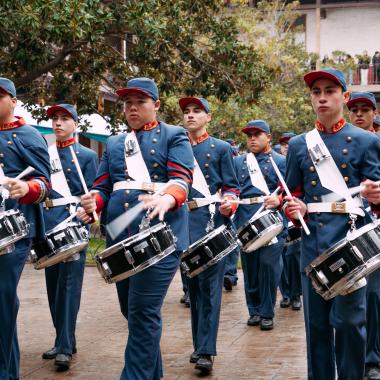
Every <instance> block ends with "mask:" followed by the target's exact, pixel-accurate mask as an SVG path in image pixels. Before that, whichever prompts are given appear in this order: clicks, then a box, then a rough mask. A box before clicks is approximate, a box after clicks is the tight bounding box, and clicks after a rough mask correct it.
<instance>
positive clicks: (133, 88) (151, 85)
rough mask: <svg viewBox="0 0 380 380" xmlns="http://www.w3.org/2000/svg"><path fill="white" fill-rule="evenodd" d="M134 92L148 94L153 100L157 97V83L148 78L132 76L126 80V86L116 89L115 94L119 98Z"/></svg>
mask: <svg viewBox="0 0 380 380" xmlns="http://www.w3.org/2000/svg"><path fill="white" fill-rule="evenodd" d="M136 92H137V93H139V94H143V95H145V96H148V97H149V98H152V99H153V100H154V101H156V100H158V99H159V96H158V88H157V85H156V83H155V82H154V80H153V79H150V78H133V79H131V80H129V81H128V82H127V87H125V88H120V89H118V90H116V94H117V95H119V96H120V97H121V98H125V97H126V96H127V95H128V94H131V93H136Z"/></svg>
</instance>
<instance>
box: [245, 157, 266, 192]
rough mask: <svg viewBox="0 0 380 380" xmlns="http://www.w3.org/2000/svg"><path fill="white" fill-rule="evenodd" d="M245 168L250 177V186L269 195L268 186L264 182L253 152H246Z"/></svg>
mask: <svg viewBox="0 0 380 380" xmlns="http://www.w3.org/2000/svg"><path fill="white" fill-rule="evenodd" d="M247 168H248V172H249V177H250V178H251V183H252V186H254V187H256V188H258V189H259V190H260V191H262V192H263V193H264V194H265V195H269V194H270V192H269V188H268V185H267V183H266V182H265V179H264V176H263V173H262V172H261V169H260V165H259V163H258V162H257V159H256V157H255V155H254V154H253V153H248V154H247Z"/></svg>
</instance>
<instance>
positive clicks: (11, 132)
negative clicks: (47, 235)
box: [0, 78, 50, 380]
mask: <svg viewBox="0 0 380 380" xmlns="http://www.w3.org/2000/svg"><path fill="white" fill-rule="evenodd" d="M16 105H17V99H16V88H15V86H14V83H13V82H12V81H11V80H9V79H7V78H0V166H1V168H0V177H1V181H2V184H3V190H2V192H1V196H0V201H1V202H2V209H3V210H4V209H5V210H11V209H17V210H20V211H21V212H22V214H23V215H24V217H25V218H26V222H27V223H28V225H29V234H28V235H27V236H26V237H25V238H23V239H21V240H18V241H17V242H16V243H15V244H14V249H13V250H12V249H11V251H10V252H8V251H7V250H6V249H4V250H2V252H1V254H0V308H1V325H0V345H1V350H0V379H1V380H9V379H11V380H15V379H18V378H19V367H20V351H19V346H18V340H17V330H16V318H17V313H18V309H19V299H18V297H17V285H18V282H19V280H20V276H21V272H22V270H23V268H24V264H25V261H26V258H27V256H28V253H29V251H30V247H31V244H32V239H33V238H36V237H42V236H43V235H44V232H45V231H44V228H43V222H42V207H41V206H40V204H39V203H40V202H42V201H43V200H44V199H45V197H46V196H47V194H48V193H49V191H50V164H49V154H48V151H47V145H46V142H45V141H44V139H43V138H42V137H41V135H40V134H39V132H38V131H37V130H36V129H35V128H33V127H31V126H30V125H27V124H26V123H25V121H24V120H23V119H22V118H20V117H17V116H14V109H15V107H16ZM28 166H31V167H33V168H34V171H33V172H32V173H31V174H30V175H27V176H26V178H22V179H14V178H15V177H17V175H19V174H20V173H21V172H22V171H23V170H24V169H26V168H27V167H28ZM6 189H7V190H8V191H6ZM8 192H9V193H8Z"/></svg>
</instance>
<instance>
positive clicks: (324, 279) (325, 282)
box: [316, 270, 329, 285]
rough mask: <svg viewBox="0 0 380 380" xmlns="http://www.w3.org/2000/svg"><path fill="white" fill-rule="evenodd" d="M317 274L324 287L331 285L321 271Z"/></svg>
mask: <svg viewBox="0 0 380 380" xmlns="http://www.w3.org/2000/svg"><path fill="white" fill-rule="evenodd" d="M316 273H317V276H318V278H319V279H320V280H321V282H322V284H323V285H327V284H328V283H329V280H328V279H327V277H326V276H325V274H324V273H323V272H322V271H321V270H318V271H316Z"/></svg>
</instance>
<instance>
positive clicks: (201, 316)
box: [179, 97, 239, 373]
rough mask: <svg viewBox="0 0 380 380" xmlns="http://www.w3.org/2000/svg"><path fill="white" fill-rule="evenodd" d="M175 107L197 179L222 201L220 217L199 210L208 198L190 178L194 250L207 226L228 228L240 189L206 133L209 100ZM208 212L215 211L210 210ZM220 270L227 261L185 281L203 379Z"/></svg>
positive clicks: (187, 100)
mask: <svg viewBox="0 0 380 380" xmlns="http://www.w3.org/2000/svg"><path fill="white" fill-rule="evenodd" d="M179 105H180V107H181V109H182V111H183V122H184V126H185V128H186V129H187V131H188V135H189V139H190V143H191V146H192V148H193V153H194V157H195V160H196V165H199V169H200V172H199V175H200V176H203V177H204V180H203V183H206V184H207V186H208V193H210V194H211V195H213V194H217V193H219V192H220V193H221V196H222V198H223V199H224V200H223V201H222V203H221V204H220V205H217V206H218V211H216V212H215V215H212V214H211V213H210V210H211V209H209V207H208V205H207V204H206V205H203V204H202V205H198V204H197V202H196V201H195V200H193V198H203V197H205V196H206V197H207V194H205V191H204V189H202V188H201V187H200V183H199V184H198V183H197V177H196V175H195V174H194V182H193V187H192V190H191V192H190V195H189V202H188V206H189V210H190V215H189V221H190V223H189V235H190V244H192V243H195V242H196V241H198V240H199V239H201V238H203V237H204V236H206V235H207V234H208V233H209V230H208V229H207V227H208V225H209V224H210V222H211V223H213V226H214V227H215V228H217V227H219V226H221V225H222V224H228V223H230V220H229V217H230V216H231V215H232V214H233V213H234V211H235V210H236V203H235V204H231V203H229V202H228V201H227V200H228V199H236V198H237V195H238V194H239V185H238V181H237V179H236V176H235V173H234V168H233V158H232V148H231V146H230V145H229V144H228V143H226V142H225V141H222V140H219V139H216V138H214V137H212V136H210V135H209V134H208V133H207V126H208V124H209V122H210V120H211V113H210V108H209V104H208V102H207V100H206V99H204V98H196V97H184V98H181V99H180V100H179ZM196 170H197V169H196ZM205 186H206V185H205ZM210 206H211V207H212V206H214V207H215V205H214V204H211V205H210ZM224 270H225V258H224V259H222V260H220V261H219V262H217V263H216V264H214V265H213V266H211V267H210V268H207V269H206V270H204V271H203V272H201V273H199V274H198V275H197V276H195V277H193V278H190V279H189V280H188V287H189V295H190V308H191V327H192V334H193V346H194V352H193V354H192V355H191V357H190V363H196V364H195V368H196V369H199V370H201V371H203V372H206V373H207V372H210V371H211V370H212V366H213V360H212V357H213V356H216V339H217V334H218V327H219V317H220V307H221V301H222V289H223V277H224Z"/></svg>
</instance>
